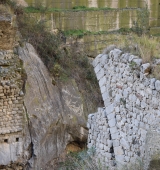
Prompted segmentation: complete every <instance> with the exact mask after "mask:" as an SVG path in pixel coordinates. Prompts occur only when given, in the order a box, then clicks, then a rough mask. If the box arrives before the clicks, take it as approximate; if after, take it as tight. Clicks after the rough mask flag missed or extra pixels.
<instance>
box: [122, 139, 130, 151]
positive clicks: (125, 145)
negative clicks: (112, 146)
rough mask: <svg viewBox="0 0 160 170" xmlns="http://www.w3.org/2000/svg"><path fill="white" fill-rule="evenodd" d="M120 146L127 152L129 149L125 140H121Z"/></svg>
mask: <svg viewBox="0 0 160 170" xmlns="http://www.w3.org/2000/svg"><path fill="white" fill-rule="evenodd" d="M120 144H121V145H122V146H123V148H125V149H127V150H129V149H130V146H129V143H128V142H127V141H126V140H125V138H121V140H120Z"/></svg>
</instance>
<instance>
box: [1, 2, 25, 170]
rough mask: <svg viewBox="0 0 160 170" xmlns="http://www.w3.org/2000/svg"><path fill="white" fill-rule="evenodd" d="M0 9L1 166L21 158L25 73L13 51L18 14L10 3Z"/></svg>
mask: <svg viewBox="0 0 160 170" xmlns="http://www.w3.org/2000/svg"><path fill="white" fill-rule="evenodd" d="M0 11H1V12H2V13H1V16H0V40H1V42H0V166H3V165H9V164H10V163H11V162H15V161H17V160H18V159H19V158H22V153H23V136H24V134H23V129H24V126H25V116H24V115H25V114H24V113H25V112H24V107H23V98H24V93H23V85H24V80H23V78H24V77H25V73H24V71H23V69H22V61H21V60H20V59H19V57H18V55H16V54H15V52H14V51H13V46H14V45H15V44H14V43H15V39H16V36H15V34H16V25H15V22H14V20H15V16H14V15H12V14H11V13H10V11H11V9H10V8H9V7H8V6H2V5H0ZM0 169H1V167H0ZM2 169H3V168H2ZM17 169H18V167H17Z"/></svg>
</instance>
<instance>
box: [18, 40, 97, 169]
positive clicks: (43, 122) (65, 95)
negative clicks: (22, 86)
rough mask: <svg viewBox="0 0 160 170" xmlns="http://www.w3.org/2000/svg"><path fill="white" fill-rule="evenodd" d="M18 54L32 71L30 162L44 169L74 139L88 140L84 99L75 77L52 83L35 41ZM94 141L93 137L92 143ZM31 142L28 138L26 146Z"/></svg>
mask: <svg viewBox="0 0 160 170" xmlns="http://www.w3.org/2000/svg"><path fill="white" fill-rule="evenodd" d="M18 54H19V56H20V58H21V59H22V60H23V62H24V69H25V70H26V73H27V75H28V78H27V81H26V93H25V96H24V104H25V107H26V111H27V114H28V116H29V118H30V134H31V137H32V142H33V148H32V149H33V152H34V155H31V157H30V158H29V164H30V166H31V169H40V168H43V169H44V168H45V166H46V164H48V163H49V162H50V161H52V160H54V159H56V158H57V157H59V155H60V154H62V153H63V152H65V148H66V146H67V145H68V144H69V143H70V142H74V141H77V140H78V141H79V142H85V141H86V140H87V134H88V131H87V130H86V124H85V122H86V120H85V115H84V104H83V99H82V97H81V94H80V93H79V91H78V88H77V85H76V83H75V81H74V80H71V81H70V82H69V83H64V84H63V85H62V84H59V87H61V88H58V87H57V86H54V85H53V84H52V78H51V77H50V76H49V73H48V71H47V68H46V67H45V66H44V64H43V62H42V61H41V59H40V58H39V57H38V55H37V53H36V51H35V50H34V48H33V47H32V45H30V44H28V43H27V44H26V45H25V46H24V47H23V48H21V47H20V48H19V49H18ZM62 106H63V107H62ZM90 117H91V119H93V116H92V115H91V116H90ZM90 127H91V128H92V125H91V124H90ZM25 138H29V136H27V135H26V137H25ZM93 143H94V142H93V139H92V140H91V144H90V145H93ZM29 144H30V143H29V141H28V140H26V142H25V146H26V147H27V146H29ZM26 149H27V148H26Z"/></svg>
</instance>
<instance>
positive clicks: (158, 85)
mask: <svg viewBox="0 0 160 170" xmlns="http://www.w3.org/2000/svg"><path fill="white" fill-rule="evenodd" d="M155 88H156V90H157V91H160V80H157V81H156V82H155Z"/></svg>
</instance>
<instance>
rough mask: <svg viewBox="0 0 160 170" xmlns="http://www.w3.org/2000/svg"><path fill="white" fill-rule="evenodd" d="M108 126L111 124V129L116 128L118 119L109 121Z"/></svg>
mask: <svg viewBox="0 0 160 170" xmlns="http://www.w3.org/2000/svg"><path fill="white" fill-rule="evenodd" d="M108 124H109V126H110V128H111V127H114V126H116V119H115V118H113V119H111V120H109V121H108Z"/></svg>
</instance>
